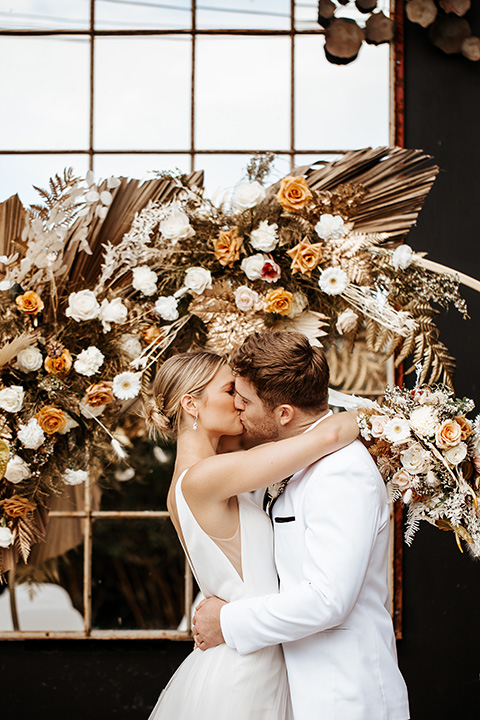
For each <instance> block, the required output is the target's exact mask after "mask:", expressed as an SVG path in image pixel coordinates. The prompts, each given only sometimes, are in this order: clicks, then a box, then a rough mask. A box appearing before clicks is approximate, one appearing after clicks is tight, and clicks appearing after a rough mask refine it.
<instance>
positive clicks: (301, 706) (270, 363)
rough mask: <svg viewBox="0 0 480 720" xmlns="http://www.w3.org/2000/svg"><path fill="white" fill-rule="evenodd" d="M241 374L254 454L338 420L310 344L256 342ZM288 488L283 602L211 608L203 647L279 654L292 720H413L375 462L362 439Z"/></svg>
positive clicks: (282, 515)
mask: <svg viewBox="0 0 480 720" xmlns="http://www.w3.org/2000/svg"><path fill="white" fill-rule="evenodd" d="M233 366H234V370H235V373H236V379H235V389H236V401H235V402H236V407H237V408H238V410H239V411H240V413H241V419H242V422H243V425H244V427H245V433H246V435H247V436H248V437H249V438H251V439H252V440H253V441H255V442H256V443H259V442H267V441H271V440H277V439H278V440H279V439H282V438H285V437H291V436H293V435H297V434H299V433H300V432H305V431H308V429H309V428H310V427H312V426H313V425H316V424H317V423H318V422H321V421H322V419H324V418H325V417H327V415H329V414H330V413H329V411H328V405H327V395H328V380H329V371H328V365H327V363H326V360H325V357H324V355H323V352H322V351H321V350H320V349H319V348H312V347H311V346H310V344H309V342H308V340H307V339H306V338H305V337H304V336H303V335H300V334H298V333H290V332H275V333H263V334H258V333H256V334H254V335H251V336H250V337H249V338H247V340H246V341H245V342H244V344H243V345H242V347H241V348H240V350H239V351H238V352H237V354H236V356H235V358H234V361H233ZM283 485H284V484H282V485H281V486H280V488H278V486H277V487H275V486H274V487H273V488H269V489H268V490H267V492H266V494H265V500H264V507H265V509H267V510H269V512H270V514H271V517H272V520H273V527H274V537H275V561H276V564H277V571H278V575H279V579H280V593H279V594H276V595H267V596H265V597H256V598H249V599H243V600H238V601H236V602H232V603H224V602H223V601H222V600H220V599H219V598H209V599H207V600H205V601H203V602H202V603H201V604H200V605H199V606H198V608H197V610H196V613H195V616H194V635H195V639H196V642H197V644H201V648H202V650H205V649H206V648H208V647H212V646H214V645H218V644H220V643H222V642H226V643H227V645H229V646H230V647H232V648H235V649H236V650H237V651H238V652H239V653H240V654H241V655H244V654H247V653H251V652H254V651H255V650H258V649H260V648H263V647H266V646H268V645H275V644H278V643H282V645H283V650H284V653H285V661H286V664H287V670H288V677H289V683H290V690H291V697H292V704H293V710H294V717H295V720H313V718H317V717H318V718H320V719H321V720H407V719H408V717H409V711H408V700H407V691H406V687H405V683H404V681H403V678H402V676H401V674H400V671H399V669H398V666H397V659H396V648H395V638H394V634H393V627H392V621H391V617H390V614H389V593H388V581H387V559H388V544H389V508H388V505H387V498H386V492H385V486H384V483H383V481H382V478H381V476H380V474H379V472H378V470H377V468H376V466H375V464H374V462H373V460H372V458H371V457H370V455H369V453H368V451H367V450H366V449H365V447H364V446H363V445H362V443H361V442H359V441H358V440H356V441H355V442H353V443H352V444H351V445H349V446H347V447H345V448H343V449H342V450H339V451H337V452H336V453H332V454H331V455H329V456H327V457H325V458H322V459H321V460H319V461H318V462H316V463H314V464H313V465H311V466H309V467H307V468H305V469H304V470H302V471H300V472H298V473H296V474H295V475H293V476H292V477H291V478H289V479H288V482H287V484H286V485H285V487H284V488H283ZM275 496H276V497H275ZM260 551H261V549H259V552H260Z"/></svg>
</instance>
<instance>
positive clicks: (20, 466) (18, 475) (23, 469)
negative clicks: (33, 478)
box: [5, 455, 32, 485]
mask: <svg viewBox="0 0 480 720" xmlns="http://www.w3.org/2000/svg"><path fill="white" fill-rule="evenodd" d="M31 474H32V473H31V472H30V468H29V466H28V465H27V463H26V462H25V460H23V459H22V458H21V457H20V455H14V456H13V457H11V458H10V459H9V461H8V463H7V468H6V470H5V478H6V479H7V480H8V482H11V483H13V484H14V485H16V484H17V483H19V482H22V480H26V479H27V478H29V477H30V475H31Z"/></svg>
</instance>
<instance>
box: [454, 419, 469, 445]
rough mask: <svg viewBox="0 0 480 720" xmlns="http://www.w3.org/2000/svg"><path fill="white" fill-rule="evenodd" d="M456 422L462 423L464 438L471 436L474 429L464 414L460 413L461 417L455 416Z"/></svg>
mask: <svg viewBox="0 0 480 720" xmlns="http://www.w3.org/2000/svg"><path fill="white" fill-rule="evenodd" d="M455 422H456V423H458V425H460V429H461V431H462V440H466V439H467V438H468V437H470V435H471V434H472V432H473V430H472V426H471V425H470V423H469V422H468V420H467V419H466V418H465V417H463V415H459V417H456V418H455Z"/></svg>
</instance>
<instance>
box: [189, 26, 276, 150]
mask: <svg viewBox="0 0 480 720" xmlns="http://www.w3.org/2000/svg"><path fill="white" fill-rule="evenodd" d="M289 42H290V41H289V38H284V37H282V38H272V37H261V38H257V37H248V38H245V37H229V38H225V37H200V38H198V41H197V72H196V99H195V103H196V109H195V110H196V121H195V128H196V146H197V148H200V149H209V150H215V149H219V150H221V149H230V148H232V149H233V148H235V149H239V150H242V149H249V148H259V149H260V148H264V149H269V148H271V149H277V148H278V149H283V148H285V149H287V148H288V147H289V132H290V130H289V126H290V113H289V103H290V51H289ZM273 118H274V119H275V121H274V122H273Z"/></svg>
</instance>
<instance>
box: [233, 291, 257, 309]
mask: <svg viewBox="0 0 480 720" xmlns="http://www.w3.org/2000/svg"><path fill="white" fill-rule="evenodd" d="M234 297H235V305H236V306H237V308H238V309H239V310H243V312H247V311H248V310H252V309H253V308H254V307H255V305H256V303H258V301H259V295H258V293H257V292H255V290H252V289H251V288H249V287H248V286H247V285H240V286H239V287H237V289H236V290H235V292H234Z"/></svg>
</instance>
